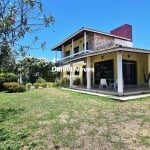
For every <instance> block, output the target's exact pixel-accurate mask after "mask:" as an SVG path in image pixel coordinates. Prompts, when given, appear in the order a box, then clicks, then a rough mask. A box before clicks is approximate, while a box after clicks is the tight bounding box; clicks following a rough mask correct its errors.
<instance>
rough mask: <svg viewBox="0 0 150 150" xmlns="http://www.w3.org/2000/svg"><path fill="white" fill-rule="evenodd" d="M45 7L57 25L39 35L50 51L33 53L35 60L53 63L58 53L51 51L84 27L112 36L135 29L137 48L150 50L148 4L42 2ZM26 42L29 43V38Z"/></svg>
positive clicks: (90, 0) (92, 0)
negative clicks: (118, 30)
mask: <svg viewBox="0 0 150 150" xmlns="http://www.w3.org/2000/svg"><path fill="white" fill-rule="evenodd" d="M43 4H44V8H45V10H46V12H47V13H48V14H52V15H53V16H54V17H55V20H56V22H55V24H54V26H53V27H52V26H51V27H50V28H49V29H46V30H44V31H40V32H38V36H39V37H40V40H41V41H46V42H47V49H46V50H45V51H42V50H30V51H29V53H30V54H31V55H32V56H35V57H39V58H47V59H48V60H52V59H53V58H55V52H52V51H51V50H50V49H51V48H52V47H53V46H55V45H56V44H57V43H59V42H60V41H62V40H64V39H65V38H66V37H68V36H69V35H70V34H72V33H74V32H75V31H76V30H78V29H80V28H81V27H88V28H92V29H97V30H100V31H103V32H109V31H111V30H112V29H114V28H116V27H118V26H120V25H123V24H131V25H132V26H133V45H134V47H139V48H146V49H150V1H149V0H142V1H141V0H137V1H136V0H133V1H131V0H125V1H121V0H103V1H102V0H43ZM24 41H25V42H30V38H28V39H24ZM59 56H60V55H59V54H58V57H59Z"/></svg>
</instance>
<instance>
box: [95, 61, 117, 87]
mask: <svg viewBox="0 0 150 150" xmlns="http://www.w3.org/2000/svg"><path fill="white" fill-rule="evenodd" d="M94 70H95V85H99V81H100V79H101V78H105V79H107V80H109V79H113V78H114V67H113V60H107V61H101V62H97V63H95V65H94Z"/></svg>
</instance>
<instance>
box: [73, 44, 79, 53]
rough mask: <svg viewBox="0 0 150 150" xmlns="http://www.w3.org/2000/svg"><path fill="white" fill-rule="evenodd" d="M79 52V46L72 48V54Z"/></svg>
mask: <svg viewBox="0 0 150 150" xmlns="http://www.w3.org/2000/svg"><path fill="white" fill-rule="evenodd" d="M78 52H79V46H77V47H75V48H74V54H75V53H78Z"/></svg>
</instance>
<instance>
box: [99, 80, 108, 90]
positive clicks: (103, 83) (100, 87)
mask: <svg viewBox="0 0 150 150" xmlns="http://www.w3.org/2000/svg"><path fill="white" fill-rule="evenodd" d="M104 88H106V89H108V84H107V80H106V79H100V83H99V89H104Z"/></svg>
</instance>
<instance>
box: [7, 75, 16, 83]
mask: <svg viewBox="0 0 150 150" xmlns="http://www.w3.org/2000/svg"><path fill="white" fill-rule="evenodd" d="M17 80H18V77H17V75H16V74H14V73H6V74H5V82H17Z"/></svg>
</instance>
